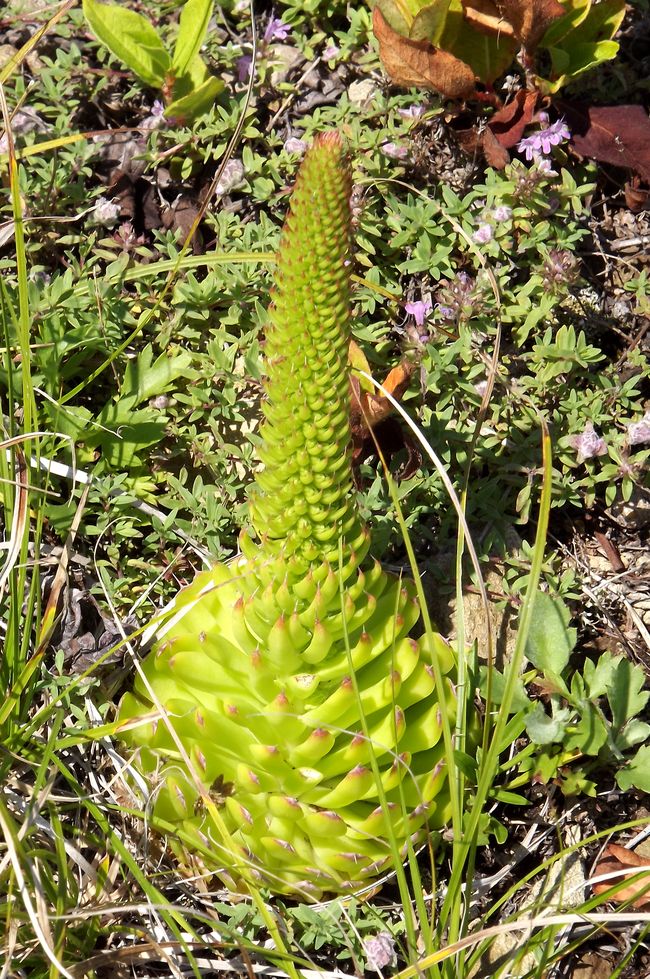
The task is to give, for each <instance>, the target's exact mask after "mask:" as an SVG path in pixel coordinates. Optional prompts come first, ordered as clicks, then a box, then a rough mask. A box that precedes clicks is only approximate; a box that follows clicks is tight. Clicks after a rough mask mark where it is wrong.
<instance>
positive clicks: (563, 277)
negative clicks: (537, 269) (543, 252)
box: [542, 248, 578, 292]
mask: <svg viewBox="0 0 650 979" xmlns="http://www.w3.org/2000/svg"><path fill="white" fill-rule="evenodd" d="M542 276H543V279H544V288H545V289H548V290H549V291H551V292H555V291H556V290H557V289H558V287H561V286H565V285H569V284H570V283H572V282H575V280H576V278H577V276H578V260H577V258H576V257H575V255H573V254H572V253H571V252H568V251H566V250H564V249H559V248H552V249H551V250H550V251H549V253H548V255H547V257H546V261H545V262H544V264H543V266H542Z"/></svg>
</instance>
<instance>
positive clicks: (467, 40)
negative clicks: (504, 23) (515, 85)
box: [439, 0, 517, 84]
mask: <svg viewBox="0 0 650 979" xmlns="http://www.w3.org/2000/svg"><path fill="white" fill-rule="evenodd" d="M439 46H440V47H441V48H442V49H443V50H444V51H449V52H450V53H451V54H453V55H455V56H456V57H457V58H461V59H462V60H463V61H464V62H466V64H468V65H469V66H470V68H471V69H472V71H473V72H474V74H475V75H476V76H477V77H478V78H479V79H480V80H481V81H482V82H485V83H488V84H489V83H491V82H493V81H494V80H495V79H496V78H498V77H499V75H501V74H503V72H504V71H505V70H506V68H508V67H509V66H510V64H511V63H512V60H513V58H514V56H515V52H516V50H517V42H516V41H515V40H514V39H513V38H511V37H506V36H505V34H501V35H499V36H498V37H497V36H492V35H487V34H481V32H480V31H477V30H476V28H475V27H473V26H472V25H471V24H468V23H467V21H466V20H465V16H464V11H463V7H462V4H461V3H460V2H459V0H451V2H450V5H449V10H448V12H447V17H446V18H445V23H444V30H443V31H442V33H441V35H440V42H439Z"/></svg>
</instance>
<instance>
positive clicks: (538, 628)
mask: <svg viewBox="0 0 650 979" xmlns="http://www.w3.org/2000/svg"><path fill="white" fill-rule="evenodd" d="M570 618H571V616H570V614H569V610H568V608H567V607H566V605H565V604H564V602H563V601H562V599H560V598H554V597H553V596H551V595H549V594H548V593H547V592H538V593H537V595H536V596H535V605H534V608H533V621H532V624H531V627H530V632H529V634H528V640H527V642H526V656H527V657H528V659H529V660H530V662H531V663H532V664H533V666H536V667H537V669H538V670H541V671H542V672H543V673H546V674H548V675H549V676H551V677H559V676H560V674H561V673H562V671H563V670H564V668H565V666H566V665H567V663H568V662H569V656H570V655H571V652H572V650H573V647H574V645H575V641H576V631H575V629H571V628H569V620H570Z"/></svg>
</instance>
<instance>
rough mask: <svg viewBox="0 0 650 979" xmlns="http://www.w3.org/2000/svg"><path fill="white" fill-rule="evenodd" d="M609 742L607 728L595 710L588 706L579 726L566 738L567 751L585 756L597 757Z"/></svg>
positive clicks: (582, 714) (576, 725)
mask: <svg viewBox="0 0 650 979" xmlns="http://www.w3.org/2000/svg"><path fill="white" fill-rule="evenodd" d="M606 741H607V727H606V726H605V723H604V721H603V719H602V717H601V716H600V714H599V713H598V711H597V710H596V709H595V707H592V706H591V705H586V707H585V709H584V710H583V712H582V713H581V715H580V719H579V721H578V723H577V724H575V725H571V732H570V734H568V736H566V737H565V738H564V748H565V749H566V751H580V752H581V753H582V754H583V755H597V754H598V752H599V751H600V749H601V748H602V746H603V745H604V744H605V742H606Z"/></svg>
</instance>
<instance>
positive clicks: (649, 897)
mask: <svg viewBox="0 0 650 979" xmlns="http://www.w3.org/2000/svg"><path fill="white" fill-rule="evenodd" d="M649 865H650V857H644V856H643V855H642V854H641V853H635V852H634V850H628V849H627V847H624V846H619V845H618V844H617V843H609V844H608V845H607V847H606V848H605V852H604V854H603V858H602V860H601V861H600V863H599V864H598V866H597V867H596V873H595V875H596V877H599V876H600V875H601V874H612V873H617V872H618V873H620V872H622V871H627V872H626V873H625V875H624V876H622V877H617V878H612V880H609V881H603V882H602V883H601V884H594V885H593V888H592V889H593V892H594V894H604V893H605V891H608V890H609V889H610V888H611V887H613V886H614V884H615V883H617V881H619V882H622V881H624V880H625V879H626V878H627V877H631V876H632V875H633V874H638V873H639V868H640V867H647V866H649ZM643 892H645V893H643ZM608 900H610V901H617V902H618V903H619V904H620V903H622V902H623V901H631V902H632V907H635V908H639V910H641V911H650V872H647V873H645V874H644V875H643V876H641V877H640V878H639V880H637V881H635V882H634V883H633V884H629V885H628V886H626V887H623V886H621V887H620V888H619V889H618V890H617V892H616V894H614V895H613V896H612V897H610V898H608Z"/></svg>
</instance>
